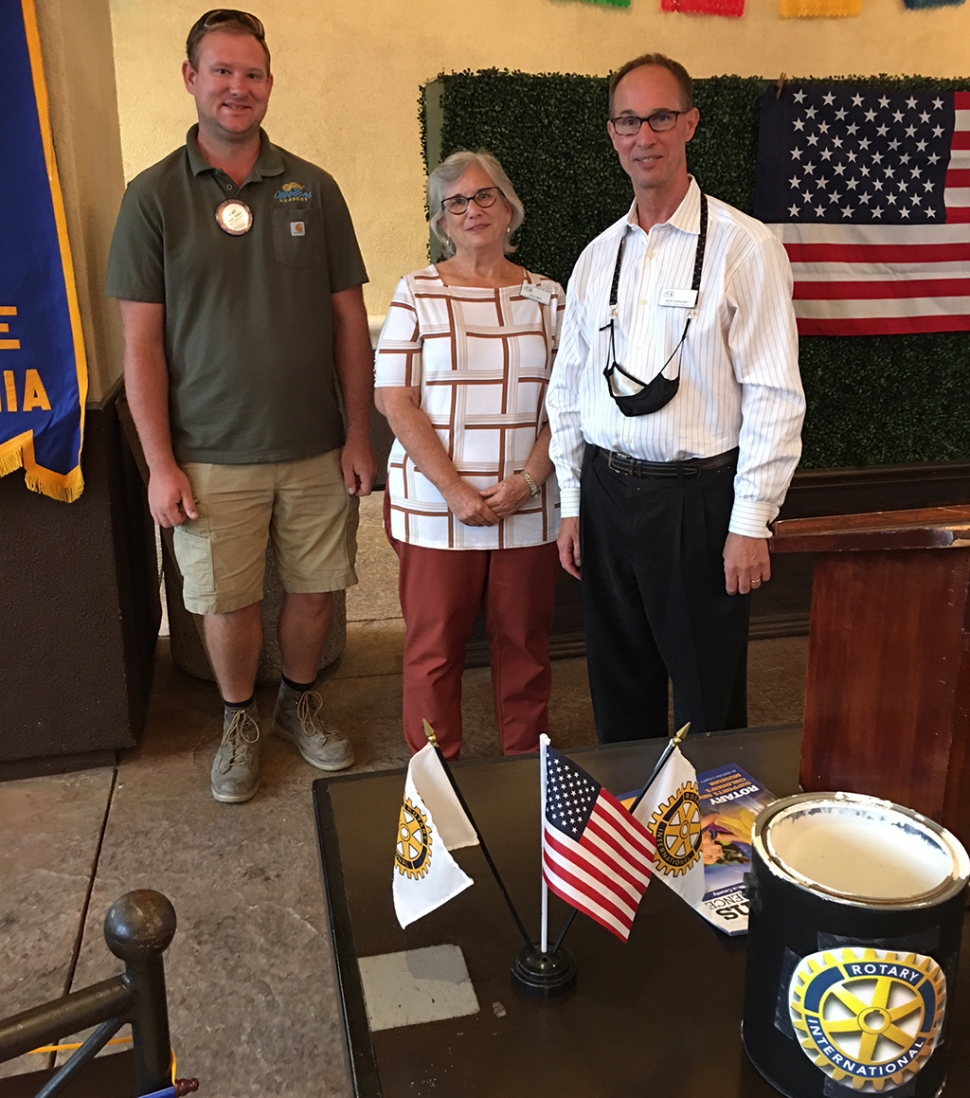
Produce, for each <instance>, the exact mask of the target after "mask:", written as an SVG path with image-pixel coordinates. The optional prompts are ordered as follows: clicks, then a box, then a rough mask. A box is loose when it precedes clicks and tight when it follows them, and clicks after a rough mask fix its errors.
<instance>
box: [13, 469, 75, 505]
mask: <svg viewBox="0 0 970 1098" xmlns="http://www.w3.org/2000/svg"><path fill="white" fill-rule="evenodd" d="M24 481H25V482H26V484H27V487H28V488H29V489H30V490H31V491H32V492H39V493H40V494H41V495H42V496H48V497H49V498H50V499H56V500H60V502H61V503H73V502H74V501H75V500H76V499H78V498H79V497H80V495H81V493H82V492H83V491H84V477H83V476H81V470H80V469H72V470H71V472H70V473H68V474H67V476H61V475H60V474H59V473H49V472H48V471H47V470H46V469H34V470H30V471H29V472H27V473H26V475H25V476H24Z"/></svg>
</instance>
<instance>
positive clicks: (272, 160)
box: [185, 122, 283, 183]
mask: <svg viewBox="0 0 970 1098" xmlns="http://www.w3.org/2000/svg"><path fill="white" fill-rule="evenodd" d="M198 136H199V124H198V122H196V124H195V125H194V126H192V127H191V128H190V129H189V132H188V133H187V134H186V135H185V149H186V152H187V153H188V157H189V168H190V169H191V171H192V174H193V175H201V174H202V173H203V172H211V171H215V169H214V168H213V166H212V165H211V164H210V163H209V161H208V160H206V158H205V157H204V156H203V155H202V153H201V151H200V149H199V143H198ZM282 174H283V157H282V156H280V152H279V149H277V147H276V146H275V145H274V144H273V143H272V141H270V139H269V138H268V137H267V136H266V132H265V130H263V129H260V131H259V156H257V157H256V163H255V164H254V165H253V170H252V171H251V172H250V173H249V177H248V179H247V180H246V182H247V183H248V182H249V180H250V179H252V180H259V179H262V178H263V177H264V176H267V175H282Z"/></svg>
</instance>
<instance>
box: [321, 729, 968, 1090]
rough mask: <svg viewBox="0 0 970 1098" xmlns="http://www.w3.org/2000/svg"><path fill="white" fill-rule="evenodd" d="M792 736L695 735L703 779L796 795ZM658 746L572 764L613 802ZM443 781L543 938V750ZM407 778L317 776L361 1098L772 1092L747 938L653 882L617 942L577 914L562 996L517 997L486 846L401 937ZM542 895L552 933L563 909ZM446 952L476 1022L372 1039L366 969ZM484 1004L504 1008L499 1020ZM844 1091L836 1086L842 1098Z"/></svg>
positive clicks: (963, 1001)
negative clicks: (736, 768) (399, 846)
mask: <svg viewBox="0 0 970 1098" xmlns="http://www.w3.org/2000/svg"><path fill="white" fill-rule="evenodd" d="M799 739H800V731H799V729H798V728H797V727H794V726H788V727H784V728H767V729H757V730H748V731H744V732H732V733H724V732H722V733H715V734H713V735H709V736H692V737H690V738H689V739H688V740H687V742H686V744H685V753H686V755H687V757H688V758H689V759H690V760H691V762H692V763H693V764H694V765H695V766H696V768H697V769H698V770H699V771H700V770H708V769H711V768H713V767H715V766H720V765H722V764H724V763H738V764H739V765H740V766H741V767H743V768H744V769H745V770H747V771H748V772H749V773H751V774H753V775H754V776H755V777H757V778H758V779H760V780H761V781H762V782H763V783H764V784H765V785H766V786H767V787H768V788H769V789H771V790H772V791H773V792H774V793H775V794H777V795H779V796H784V795H787V794H790V793H795V792H797V791H798V789H797V780H798V779H797V776H798V748H799ZM664 743H665V741H664V740H641V741H637V742H635V743H630V744H612V745H609V746H603V747H593V748H585V749H581V750H577V751H571V752H569V753H568V754H569V755H570V756H571V757H572V758H575V760H576V761H577V762H578V763H579V764H580V765H581V766H582V767H584V768H585V769H586V770H588V771H589V773H590V774H592V775H593V776H594V777H595V778H596V779H597V780H598V781H600V782H602V783H603V785H605V786H606V787H607V788H608V789H610V790H612V791H613V792H614V793H625V792H627V791H629V790H631V789H635V788H636V787H637V786H638V785H639V784H642V782H643V781H644V780H645V779H646V776H647V775H648V774H649V772H650V769H651V767H652V766H653V764H654V762H655V761H656V760H657V758H658V757H659V755H660V752H661V751H662V749H663V747H664ZM453 770H454V773H455V777H456V779H457V781H458V783H459V785H460V787H461V789H462V791H463V793H464V795H465V798H466V800H467V802H468V805H469V807H470V809H471V811H472V813H473V814H474V816H475V819H476V822H477V823H478V825H479V827H480V828H481V831H482V834H483V835H484V837H485V841H486V842H487V843H488V846H489V849H490V851H491V853H492V855H493V857H494V859H495V861H496V863H497V864H498V866H499V869H500V870H501V872H502V875H503V877H504V879H505V882H506V885H507V886H508V888H509V891H510V892H511V894H512V896H513V898H514V900H515V903H516V906H517V907H518V909H519V913H520V914H521V916H522V918H523V920H524V921H525V924H526V926H527V927H528V928H529V929H530V930H531V931H533V933H534V934H535V935H536V937H538V933H539V904H540V878H539V858H540V843H539V827H540V821H539V764H538V758H537V756H534V755H530V756H524V757H519V758H507V759H506V758H499V759H490V760H486V761H483V762H471V763H457V764H454V766H453ZM403 789H404V771H403V770H395V771H384V772H381V773H378V774H362V775H353V774H351V775H347V776H345V777H334V778H321V779H320V780H318V781H316V782H314V802H315V807H316V815H317V828H318V835H319V841H320V851H321V860H322V866H323V876H324V884H325V889H326V894H327V900H328V902H329V907H330V923H331V929H332V932H333V940H334V948H335V954H336V962H337V971H338V978H339V983H340V991H341V995H342V997H343V1007H344V1016H345V1021H346V1031H347V1038H348V1042H349V1045H350V1058H351V1064H352V1070H353V1077H354V1086H355V1094H356V1095H357V1098H405V1096H407V1098H415V1096H418V1098H536V1096H546V1095H549V1096H553V1095H554V1096H556V1098H776V1096H777V1092H776V1091H775V1090H774V1088H772V1087H771V1086H770V1085H769V1084H768V1083H766V1082H765V1081H764V1080H763V1079H762V1078H761V1076H759V1075H758V1073H757V1072H756V1071H755V1069H754V1068H753V1067H752V1066H751V1065H750V1063H749V1062H748V1060H747V1057H746V1056H745V1054H744V1051H743V1049H742V1047H741V1042H740V1039H739V1029H740V1023H741V1010H742V996H743V985H744V962H745V938H744V937H739V938H728V937H727V936H726V935H724V934H722V933H720V932H719V931H718V930H716V929H715V928H714V927H712V926H710V925H709V924H708V923H707V922H705V921H704V920H703V919H702V918H701V917H700V916H699V915H696V914H695V913H694V912H692V911H691V910H690V909H689V908H688V907H687V906H686V905H685V904H684V903H683V902H682V901H681V900H680V899H678V898H677V897H676V896H675V895H674V894H673V893H672V892H671V891H670V890H669V889H667V888H665V887H664V885H663V884H661V883H660V882H657V881H654V882H653V883H652V884H651V886H650V888H648V889H647V892H646V895H645V896H644V898H643V901H642V903H641V905H640V909H639V911H638V913H637V917H636V922H635V923H634V926H633V932H632V934H631V935H630V940H629V942H628V943H626V944H625V945H624V944H623V943H622V942H620V941H619V940H618V939H616V938H615V937H614V936H613V935H612V934H610V933H609V932H608V931H606V930H604V929H603V928H602V927H600V926H599V925H597V924H596V923H594V922H592V921H591V920H590V919H587V918H586V917H585V916H579V917H578V918H577V919H576V922H575V924H574V925H573V927H572V929H571V930H570V932H569V935H568V937H567V939H566V945H567V946H568V948H569V949H570V950H571V951H572V953H573V954H574V956H575V957H576V960H577V962H578V966H579V980H578V984H577V988H576V991H575V992H574V993H573V994H572V995H570V996H567V997H565V998H564V999H562V1000H560V1001H553V1002H549V1003H542V1002H536V1001H534V1000H528V999H525V998H522V997H520V996H519V995H518V994H517V993H516V992H515V991H513V990H512V987H511V985H510V982H509V966H510V964H511V962H512V959H513V957H514V956H515V954H516V952H517V951H518V949H519V948H520V947H521V945H522V940H521V938H520V936H519V935H518V933H517V931H516V928H515V925H514V923H513V922H512V919H511V917H510V916H509V913H508V909H507V908H506V906H505V904H504V901H503V899H502V896H501V893H500V892H499V889H498V886H497V885H496V884H495V881H494V879H493V878H492V876H491V874H490V872H489V870H488V867H487V865H486V863H485V859H484V857H483V855H482V852H481V849H480V848H478V847H472V848H469V849H465V850H458V851H456V852H455V857H456V859H457V861H458V862H459V863H460V864H461V866H462V868H463V869H465V871H466V872H467V873H468V874H469V875H470V876H471V877H472V878H473V879H474V881H475V884H474V886H473V887H471V888H468V889H466V890H465V891H464V892H463V893H462V894H461V895H459V896H458V897H457V898H456V899H454V900H452V901H451V902H450V903H448V904H446V905H445V906H444V907H441V908H439V909H438V910H437V911H435V912H433V913H432V914H431V915H428V916H426V917H425V918H424V919H420V920H418V922H416V923H413V924H412V925H411V926H410V927H408V929H407V930H401V928H400V927H399V925H398V923H397V920H396V918H395V916H394V908H393V903H392V899H391V878H392V866H393V859H394V842H395V835H396V828H397V822H398V814H399V812H400V807H401V799H402V794H403ZM568 910H569V909H568V908H567V907H566V905H564V904H562V903H561V902H560V901H559V900H557V899H555V898H554V897H550V912H551V914H550V934H554V933H557V932H558V929H559V927H560V926H561V925H562V921H563V919H564V918H565V916H566V914H567V913H568ZM445 943H453V944H455V945H458V946H460V947H461V950H462V952H463V953H464V957H465V961H466V963H467V965H468V971H469V975H470V976H471V980H472V984H473V985H474V988H475V991H476V993H477V995H478V1000H479V1003H480V1005H481V1010H480V1011H479V1013H478V1014H476V1015H472V1016H470V1017H464V1018H455V1019H450V1020H446V1021H438V1022H430V1023H426V1024H423V1025H414V1026H407V1027H403V1028H399V1029H391V1030H383V1031H380V1032H376V1033H371V1032H370V1030H369V1028H368V1024H367V1016H366V1012H365V1007H364V998H363V991H362V986H361V980H360V973H359V969H358V966H357V958H358V957H367V956H372V955H375V954H382V953H391V952H395V951H398V950H408V949H420V948H422V947H425V946H431V945H440V944H445ZM968 952H970V934H965V935H964V945H963V955H962V958H961V979H960V981H959V984H960V987H959V989H958V992H957V996H956V1000H957V1001H956V1009H955V1013H954V1014H953V1015H952V1016H951V1020H950V1021H951V1025H950V1033H951V1040H950V1041H949V1042H948V1053H949V1057H950V1070H949V1084H948V1087H947V1093H948V1094H953V1095H954V1096H955V1098H956V1096H964V1095H967V1094H970V1042H967V1041H965V1040H964V1041H960V1040H953V1039H952V1035H957V1034H961V1033H963V1034H965V1033H966V1032H967V1026H968V1022H970V1003H968V994H967V990H968V989H967V984H968V983H970V956H968ZM494 1003H501V1004H502V1006H503V1007H504V1008H505V1010H506V1012H507V1013H506V1015H505V1016H504V1017H498V1016H497V1015H496V1012H495V1010H494V1009H493V1004H494ZM850 1093H851V1091H846V1094H847V1095H848V1094H850Z"/></svg>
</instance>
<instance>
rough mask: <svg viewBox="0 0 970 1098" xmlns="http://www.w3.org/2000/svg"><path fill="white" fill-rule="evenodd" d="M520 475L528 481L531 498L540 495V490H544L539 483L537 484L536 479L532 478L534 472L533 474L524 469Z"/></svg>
mask: <svg viewBox="0 0 970 1098" xmlns="http://www.w3.org/2000/svg"><path fill="white" fill-rule="evenodd" d="M519 476H520V477H521V478H522V479H523V480H524V481H525V482H526V484H527V485H528V486H529V499H535V498H536V496H537V495H538V494H539V493H540V492H541V491H542V489H541V488H540V487H539V485H538V484H536V482H535V481H534V480H533V479H532V474H531V473H527V472H526V471H525V469H523V470H522V472H521V473H519Z"/></svg>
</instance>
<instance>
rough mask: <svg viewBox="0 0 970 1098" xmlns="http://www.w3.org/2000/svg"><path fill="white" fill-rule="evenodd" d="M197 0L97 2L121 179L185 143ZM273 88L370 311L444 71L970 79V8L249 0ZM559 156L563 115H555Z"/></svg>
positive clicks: (413, 246)
mask: <svg viewBox="0 0 970 1098" xmlns="http://www.w3.org/2000/svg"><path fill="white" fill-rule="evenodd" d="M201 10H202V5H201V4H200V3H198V0H192V2H188V0H166V2H165V3H164V4H162V3H159V2H158V0H111V12H112V21H113V26H114V41H115V63H116V70H117V78H118V98H119V104H120V113H121V136H122V148H123V153H124V164H125V174H126V176H127V177H131V176H132V175H134V174H135V173H136V172H138V171H140V170H141V169H143V168H145V167H147V166H148V165H149V164H152V163H154V161H156V160H158V159H159V158H160V157H162V156H164V155H165V154H166V153H167V152H169V151H170V150H171V149H172V148H173V147H175V146H176V145H177V144H180V143H181V142H182V140H183V139H184V134H185V130H186V129H187V128H188V126H189V124H190V123H191V122H192V121H193V118H194V115H193V110H192V108H193V104H192V101H191V99H190V98H189V97H188V95H187V94H186V93H185V91H184V90H183V88H182V83H181V78H180V75H179V66H180V64H181V61H182V56H183V43H184V39H185V34H186V32H187V30H188V28H189V26H190V25H191V24H192V22H193V21H194V20H195V19H196V18H197V17H198V15H199V14H201ZM252 10H255V12H256V14H257V15H259V16H260V18H261V19H262V20H263V21H264V23H265V24H266V27H267V35H268V39H269V44H270V47H271V49H272V51H273V68H274V72H275V74H276V86H275V88H274V91H273V98H272V102H271V104H270V112H269V114H268V116H267V121H266V126H267V129H268V131H269V132H270V134H271V136H272V137H273V139H274V140H275V141H277V142H279V143H280V144H281V145H284V146H286V147H288V148H290V149H291V150H292V151H293V152H296V153H298V154H300V155H301V156H305V157H308V158H309V159H311V160H314V161H316V162H318V163H320V164H322V165H323V166H324V167H325V168H327V169H328V170H329V171H330V172H331V173H332V174H333V175H334V176H335V177H336V178H337V181H338V182H339V183H340V185H341V187H342V188H343V190H344V193H345V195H346V196H347V199H348V202H349V204H350V208H351V211H352V213H353V215H354V220H355V223H356V225H357V230H358V233H359V236H360V239H361V245H362V247H363V251H364V256H365V258H366V260H367V264H368V267H369V269H370V274H371V284H370V286H369V287H368V290H367V305H368V310H369V312H371V313H383V312H384V311H385V309H386V305H387V301H388V298H389V297H390V295H391V293H392V292H393V289H394V285H395V282H396V280H397V278H398V277H399V276H400V275H401V274H402V273H404V272H405V271H407V270H410V269H412V268H414V267H416V266H419V265H420V264H422V263H423V262H425V257H426V252H425V247H426V240H427V229H426V226H425V222H424V208H423V195H422V187H423V166H422V162H421V149H420V139H419V134H418V122H417V98H418V90H419V88H420V86H421V85H422V84H424V83H426V82H427V81H428V80H430V79H432V78H433V77H435V76H436V75H437V74H438V73H439V72H442V71H455V70H461V69H466V68H469V69H479V68H488V67H493V66H494V67H499V68H511V69H521V70H523V71H526V72H581V73H593V74H600V75H604V74H606V73H608V72H609V71H610V70H611V69H615V68H617V67H618V66H619V65H620V64H622V63H623V61H625V60H627V59H628V58H629V57H631V56H634V55H635V54H637V53H641V52H645V51H647V50H661V51H663V52H666V53H669V54H671V55H672V56H674V57H676V58H678V59H679V60H681V61H683V62H684V64H685V65H686V66H687V68H688V69H689V70H690V71H691V73H692V74H693V75H695V76H713V75H717V74H721V73H738V74H740V75H742V76H758V75H762V76H770V77H777V76H778V74H779V73H780V72H782V71H785V72H788V73H796V74H799V75H817V76H823V75H838V74H846V73H857V74H873V73H893V74H905V73H923V74H926V75H930V76H961V75H968V76H970V4H964V5H963V6H960V7H948V8H942V9H937V10H930V11H917V12H911V11H907V10H906V9H905V8H904V7H903V4H902V0H863V14H862V15H861V16H860V17H858V18H854V19H821V20H787V19H781V18H780V17H779V16H778V0H747V13H746V14H745V15H744V17H743V18H741V19H726V18H718V17H710V16H684V15H679V14H668V13H664V12H662V11H661V10H660V0H632V6H631V7H630V8H625V9H624V8H610V7H602V6H599V5H595V4H588V3H582V2H579V0H327V2H326V3H310V4H295V3H293V2H292V0H253V8H252ZM562 147H563V155H564V156H568V155H569V147H570V136H569V121H568V119H563V129H562Z"/></svg>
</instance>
